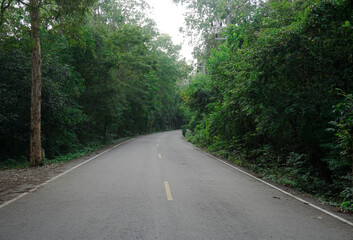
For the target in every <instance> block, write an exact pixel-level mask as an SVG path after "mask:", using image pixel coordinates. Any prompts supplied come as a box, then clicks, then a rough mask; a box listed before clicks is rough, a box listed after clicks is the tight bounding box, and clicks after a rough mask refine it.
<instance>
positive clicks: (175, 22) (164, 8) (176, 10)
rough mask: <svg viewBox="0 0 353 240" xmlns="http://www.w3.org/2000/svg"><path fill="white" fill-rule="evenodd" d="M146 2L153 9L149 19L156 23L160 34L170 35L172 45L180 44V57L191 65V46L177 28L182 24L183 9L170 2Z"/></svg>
mask: <svg viewBox="0 0 353 240" xmlns="http://www.w3.org/2000/svg"><path fill="white" fill-rule="evenodd" d="M146 2H147V3H148V4H149V5H150V6H151V7H152V8H153V9H152V12H153V15H152V16H151V17H152V18H153V19H154V20H155V21H156V23H157V27H158V29H159V30H160V32H162V33H167V34H168V35H170V36H171V37H172V39H173V42H174V44H182V49H181V55H182V56H183V57H185V58H186V60H187V62H190V63H191V61H192V46H189V45H188V40H187V39H183V35H182V34H181V33H179V28H180V27H182V26H183V23H184V16H183V13H184V11H185V10H184V8H183V7H182V6H180V5H176V4H174V3H173V1H172V0H146Z"/></svg>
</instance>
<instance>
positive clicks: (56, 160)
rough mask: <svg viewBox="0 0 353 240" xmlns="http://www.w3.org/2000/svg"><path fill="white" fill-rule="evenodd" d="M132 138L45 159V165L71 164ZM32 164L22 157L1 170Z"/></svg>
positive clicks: (5, 164)
mask: <svg viewBox="0 0 353 240" xmlns="http://www.w3.org/2000/svg"><path fill="white" fill-rule="evenodd" d="M130 138H132V137H125V138H119V139H116V140H113V141H111V142H109V143H105V144H99V143H90V144H88V145H87V146H83V147H82V148H79V149H77V151H75V152H70V153H66V154H62V155H59V156H56V157H55V158H53V159H47V158H45V157H44V158H43V165H50V164H58V163H65V162H70V161H72V160H74V159H77V158H80V157H83V156H85V155H88V154H90V153H92V152H94V151H97V150H99V149H102V148H105V147H107V146H110V145H112V144H114V145H115V144H118V143H121V142H123V141H126V140H128V139H130ZM29 167H30V164H29V161H28V160H27V158H26V157H25V156H21V157H20V158H18V159H7V160H5V161H3V162H0V170H6V169H23V168H29Z"/></svg>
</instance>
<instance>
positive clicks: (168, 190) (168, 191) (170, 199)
mask: <svg viewBox="0 0 353 240" xmlns="http://www.w3.org/2000/svg"><path fill="white" fill-rule="evenodd" d="M164 188H165V193H166V195H167V200H168V201H172V200H173V197H172V193H171V192H170V187H169V184H168V182H167V181H164Z"/></svg>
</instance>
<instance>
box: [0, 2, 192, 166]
mask: <svg viewBox="0 0 353 240" xmlns="http://www.w3.org/2000/svg"><path fill="white" fill-rule="evenodd" d="M48 2H49V1H48ZM63 2H66V1H63ZM131 4H132V5H133V6H135V7H134V8H132V7H131V6H130V7H129V5H131ZM48 6H49V5H48ZM146 6H147V5H146V3H145V2H144V1H142V0H140V1H139V0H136V1H124V0H121V1H109V0H105V1H97V2H96V3H95V4H94V5H93V6H92V7H90V9H89V12H88V14H86V15H84V12H79V11H76V12H75V11H73V12H71V15H70V16H67V17H66V18H65V21H61V19H60V15H58V16H56V19H59V20H58V21H57V22H56V21H51V18H50V16H52V15H48V14H53V13H52V12H48V11H42V15H43V16H42V23H43V24H42V28H41V45H42V62H43V66H42V82H43V88H42V96H43V97H42V141H43V149H44V150H45V156H46V158H47V159H52V158H55V157H57V156H61V155H64V154H69V153H75V152H86V150H83V149H95V146H101V144H103V143H108V142H111V141H112V140H114V139H117V138H122V137H126V136H131V135H135V134H141V133H148V132H153V131H159V130H167V129H174V128H178V127H180V124H181V115H180V111H179V109H178V108H177V106H178V102H179V101H180V100H179V99H180V97H179V95H178V89H177V82H179V81H180V80H182V79H183V78H185V77H186V73H187V65H186V64H185V63H184V61H180V60H179V50H180V47H179V46H175V45H173V43H172V41H171V39H170V37H169V36H166V35H162V34H160V33H159V32H158V31H157V30H156V29H155V24H154V22H153V21H152V20H150V19H148V18H147V17H146V14H145V13H144V8H145V7H146ZM50 10H51V11H54V10H56V11H58V14H59V13H60V12H61V11H63V10H62V9H61V8H57V9H56V8H55V9H50ZM2 17H3V24H2V25H1V26H0V36H1V38H0V98H1V102H2V104H1V105H0V142H1V146H0V162H1V163H4V162H10V163H13V162H16V161H17V162H23V161H26V158H27V157H28V154H29V124H30V123H29V122H30V121H29V119H30V85H31V82H30V75H31V53H30V39H29V34H28V21H29V19H28V14H26V12H25V11H24V9H23V8H22V7H18V6H17V5H12V6H11V7H9V8H8V9H6V11H5V12H4V14H3V16H2ZM77 19H81V21H82V19H83V20H84V24H82V25H77V24H75V22H76V21H77Z"/></svg>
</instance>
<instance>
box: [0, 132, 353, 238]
mask: <svg viewBox="0 0 353 240" xmlns="http://www.w3.org/2000/svg"><path fill="white" fill-rule="evenodd" d="M0 239H1V240H7V239H18V240H25V239H36V240H38V239H45V240H50V239H60V240H63V239H65V240H70V239H84V240H88V239H97V240H101V239H126V240H133V239H161V240H168V239H171V240H172V239H175V240H189V239H197V240H200V239H210V240H217V239H222V240H223V239H231V240H250V239H261V240H266V239H285V240H287V239H303V240H311V239H327V240H335V239H337V240H346V239H353V227H351V226H349V225H348V224H345V223H342V222H340V221H338V220H336V219H334V218H332V217H330V216H328V215H326V214H324V213H322V212H320V211H318V210H316V209H314V208H311V207H310V206H308V205H306V204H303V203H301V202H299V201H297V200H295V199H293V198H291V197H289V196H287V195H285V194H283V193H281V192H279V191H277V190H275V189H273V188H271V187H269V186H267V185H265V184H263V183H261V182H259V181H257V180H255V179H253V178H251V177H249V176H246V175H245V174H243V173H240V172H238V171H236V170H234V169H232V168H231V167H229V166H227V165H225V164H223V163H221V162H219V161H217V160H215V159H213V158H211V157H209V156H207V155H206V154H204V153H202V152H200V151H198V150H197V149H196V148H194V147H193V146H191V145H190V144H188V143H187V142H186V141H185V140H184V139H183V138H182V136H181V132H180V131H172V132H164V133H157V134H152V135H147V136H142V137H138V138H136V139H133V140H132V141H129V142H127V143H125V144H122V145H120V146H118V147H117V148H114V149H112V150H111V151H109V152H107V153H105V154H103V155H101V156H99V157H98V158H95V159H94V160H92V161H89V162H87V163H86V164H83V165H82V166H80V167H77V168H76V169H74V170H72V171H70V172H68V173H67V174H65V175H63V176H61V177H60V178H58V179H56V180H54V181H52V182H50V183H48V184H46V185H44V186H43V187H40V188H39V189H38V190H36V191H34V192H31V193H29V194H28V195H26V196H24V197H23V198H21V199H19V200H17V201H15V202H13V203H11V204H9V205H7V206H5V207H3V208H1V209H0Z"/></svg>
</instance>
